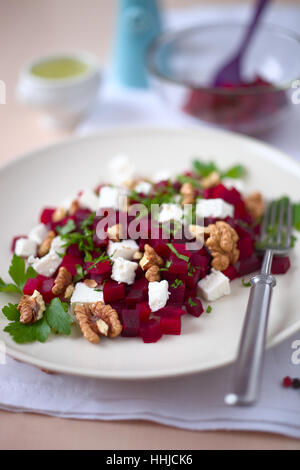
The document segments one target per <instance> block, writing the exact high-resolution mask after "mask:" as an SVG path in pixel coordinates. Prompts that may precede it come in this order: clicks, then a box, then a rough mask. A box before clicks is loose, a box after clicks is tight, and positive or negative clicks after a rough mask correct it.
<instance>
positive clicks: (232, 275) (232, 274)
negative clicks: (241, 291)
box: [223, 264, 239, 281]
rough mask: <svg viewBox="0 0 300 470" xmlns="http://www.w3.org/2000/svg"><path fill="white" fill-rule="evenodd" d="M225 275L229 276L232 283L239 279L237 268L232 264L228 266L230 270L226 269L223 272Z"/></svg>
mask: <svg viewBox="0 0 300 470" xmlns="http://www.w3.org/2000/svg"><path fill="white" fill-rule="evenodd" d="M223 274H224V275H225V276H227V277H228V278H229V279H230V281H233V280H234V279H236V278H237V277H239V275H238V272H237V270H236V268H235V267H234V266H233V265H232V264H230V265H229V266H228V268H226V269H225V270H224V271H223Z"/></svg>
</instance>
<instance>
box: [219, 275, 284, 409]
mask: <svg viewBox="0 0 300 470" xmlns="http://www.w3.org/2000/svg"><path fill="white" fill-rule="evenodd" d="M275 285H276V280H275V278H274V277H273V276H272V275H271V274H258V275H257V276H254V277H252V279H251V291H250V296H249V301H248V305H247V311H246V317H245V321H244V325H243V332H242V336H241V341H240V346H239V352H238V357H237V360H236V362H235V365H234V378H233V384H232V392H231V393H230V394H228V395H227V396H226V397H225V402H226V403H227V404H228V405H251V404H252V403H254V402H255V401H256V400H257V397H258V392H259V384H260V379H261V372H262V365H263V356H264V349H265V339H266V330H267V323H268V316H269V310H270V303H271V297H272V292H273V287H274V286H275Z"/></svg>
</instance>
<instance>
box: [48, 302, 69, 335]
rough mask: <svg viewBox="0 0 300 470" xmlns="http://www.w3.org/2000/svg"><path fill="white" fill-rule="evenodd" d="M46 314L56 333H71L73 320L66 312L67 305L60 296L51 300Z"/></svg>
mask: <svg viewBox="0 0 300 470" xmlns="http://www.w3.org/2000/svg"><path fill="white" fill-rule="evenodd" d="M44 316H45V318H46V319H47V322H48V324H49V326H50V327H51V328H52V330H53V331H54V332H55V333H61V334H63V335H69V334H70V333H71V325H72V322H73V320H72V318H71V317H70V315H69V314H68V313H67V312H66V310H65V307H64V305H63V304H62V302H61V301H60V300H59V298H57V297H56V298H55V299H52V300H51V302H50V304H49V305H48V307H47V309H46V312H45V315H44Z"/></svg>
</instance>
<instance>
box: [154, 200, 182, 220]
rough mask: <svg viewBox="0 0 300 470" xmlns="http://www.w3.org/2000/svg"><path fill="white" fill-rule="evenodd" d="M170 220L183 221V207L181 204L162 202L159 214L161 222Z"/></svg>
mask: <svg viewBox="0 0 300 470" xmlns="http://www.w3.org/2000/svg"><path fill="white" fill-rule="evenodd" d="M169 220H177V221H179V222H182V208H181V207H180V205H179V204H162V205H161V208H160V212H159V216H158V221H159V222H160V223H164V222H168V221H169Z"/></svg>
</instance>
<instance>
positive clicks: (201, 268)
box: [187, 253, 209, 282]
mask: <svg viewBox="0 0 300 470" xmlns="http://www.w3.org/2000/svg"><path fill="white" fill-rule="evenodd" d="M191 265H192V267H194V268H196V269H197V271H198V272H199V274H200V276H199V279H202V278H203V277H205V276H206V275H207V274H208V271H209V258H208V256H205V255H202V254H199V253H194V254H193V255H192V256H191ZM187 282H188V281H187Z"/></svg>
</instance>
